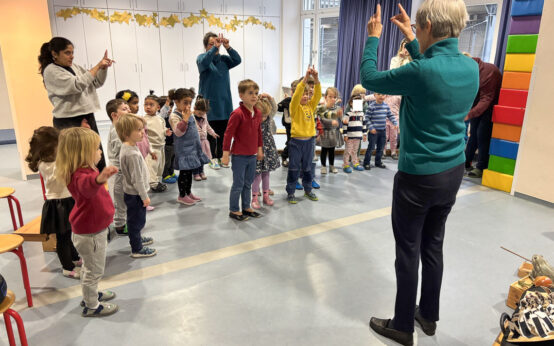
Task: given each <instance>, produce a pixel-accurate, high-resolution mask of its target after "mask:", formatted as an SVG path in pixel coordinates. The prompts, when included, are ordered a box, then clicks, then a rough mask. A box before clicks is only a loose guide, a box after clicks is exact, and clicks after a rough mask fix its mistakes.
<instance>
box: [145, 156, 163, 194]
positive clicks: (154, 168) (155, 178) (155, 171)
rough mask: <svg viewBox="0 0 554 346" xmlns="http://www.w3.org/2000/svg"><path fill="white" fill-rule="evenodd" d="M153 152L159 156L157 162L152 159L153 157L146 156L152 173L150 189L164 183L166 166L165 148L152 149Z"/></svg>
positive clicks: (149, 170)
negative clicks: (163, 176)
mask: <svg viewBox="0 0 554 346" xmlns="http://www.w3.org/2000/svg"><path fill="white" fill-rule="evenodd" d="M152 151H153V152H154V153H155V154H156V156H158V159H157V160H154V159H152V155H148V156H146V165H147V166H148V172H149V173H150V181H149V183H150V187H156V185H158V183H159V182H161V181H162V174H163V172H164V165H165V150H164V147H152Z"/></svg>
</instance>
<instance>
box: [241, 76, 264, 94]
mask: <svg viewBox="0 0 554 346" xmlns="http://www.w3.org/2000/svg"><path fill="white" fill-rule="evenodd" d="M250 88H253V89H254V90H256V91H260V87H259V86H258V83H256V82H254V81H253V80H252V79H245V80H241V81H240V82H239V94H244V93H245V92H247V91H248V89H250Z"/></svg>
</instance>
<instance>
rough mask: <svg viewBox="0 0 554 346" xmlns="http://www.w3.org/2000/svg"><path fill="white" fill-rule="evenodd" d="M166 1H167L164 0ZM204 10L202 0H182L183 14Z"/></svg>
mask: <svg viewBox="0 0 554 346" xmlns="http://www.w3.org/2000/svg"><path fill="white" fill-rule="evenodd" d="M164 1H165V0H164ZM202 8H204V7H203V6H202V0H181V12H187V13H186V14H188V12H197V14H198V13H200V10H201V9H202Z"/></svg>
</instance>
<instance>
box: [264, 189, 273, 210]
mask: <svg viewBox="0 0 554 346" xmlns="http://www.w3.org/2000/svg"><path fill="white" fill-rule="evenodd" d="M264 205H268V206H270V207H271V206H272V205H273V200H272V199H271V198H269V191H264Z"/></svg>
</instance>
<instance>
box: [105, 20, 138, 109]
mask: <svg viewBox="0 0 554 346" xmlns="http://www.w3.org/2000/svg"><path fill="white" fill-rule="evenodd" d="M112 13H113V10H110V14H112ZM110 32H111V36H112V43H113V44H112V49H113V59H114V60H115V63H114V64H113V66H112V69H113V72H114V74H115V85H116V92H117V91H120V90H125V89H130V90H133V91H135V92H137V93H140V77H139V72H138V59H137V40H136V34H135V24H134V23H133V22H131V23H130V24H125V23H121V24H120V23H110ZM114 96H115V95H114ZM139 104H140V102H139Z"/></svg>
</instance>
